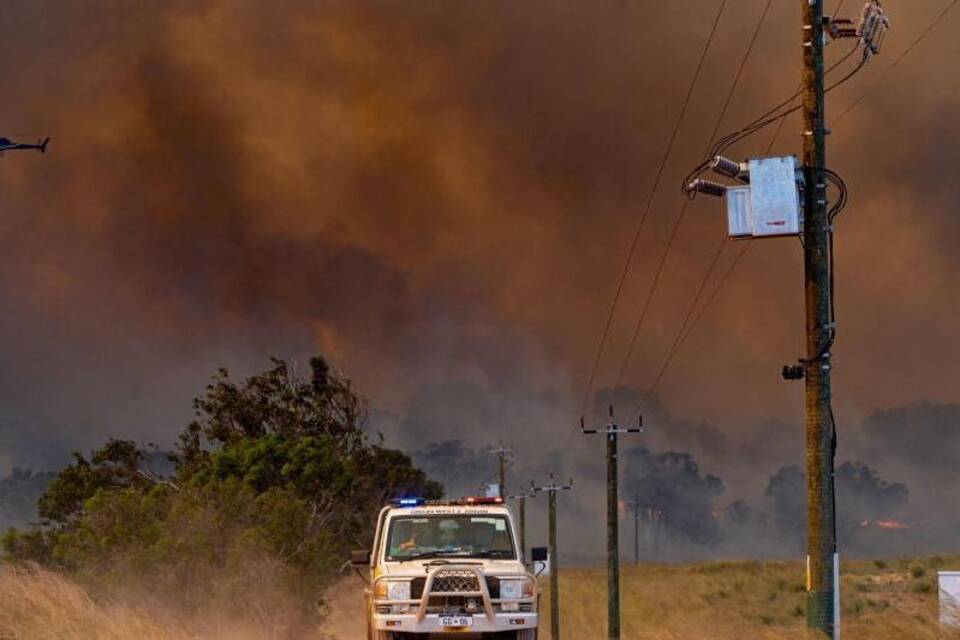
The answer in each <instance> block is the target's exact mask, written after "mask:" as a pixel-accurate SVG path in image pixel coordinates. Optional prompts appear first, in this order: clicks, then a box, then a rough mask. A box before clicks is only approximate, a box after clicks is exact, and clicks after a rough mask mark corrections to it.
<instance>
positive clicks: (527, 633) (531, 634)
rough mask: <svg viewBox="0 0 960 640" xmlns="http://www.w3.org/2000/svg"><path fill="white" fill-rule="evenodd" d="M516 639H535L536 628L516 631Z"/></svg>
mask: <svg viewBox="0 0 960 640" xmlns="http://www.w3.org/2000/svg"><path fill="white" fill-rule="evenodd" d="M517 640H537V630H536V629H521V630H520V631H517Z"/></svg>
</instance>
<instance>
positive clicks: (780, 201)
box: [726, 156, 803, 238]
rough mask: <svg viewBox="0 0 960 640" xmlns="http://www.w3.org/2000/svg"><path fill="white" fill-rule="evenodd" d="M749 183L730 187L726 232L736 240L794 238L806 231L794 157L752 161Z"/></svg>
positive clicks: (727, 193)
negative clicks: (747, 238) (803, 230)
mask: <svg viewBox="0 0 960 640" xmlns="http://www.w3.org/2000/svg"><path fill="white" fill-rule="evenodd" d="M748 165H749V173H748V174H747V175H748V176H749V181H750V183H749V184H748V185H745V186H736V187H727V188H726V198H727V229H728V233H729V235H730V237H733V238H744V237H752V238H765V237H775V236H794V235H797V234H799V233H800V232H801V231H802V229H803V208H802V207H801V204H800V188H799V183H798V181H797V159H796V158H795V157H794V156H782V157H776V158H754V159H752V160H750V161H749V163H748Z"/></svg>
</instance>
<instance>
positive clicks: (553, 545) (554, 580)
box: [530, 473, 573, 640]
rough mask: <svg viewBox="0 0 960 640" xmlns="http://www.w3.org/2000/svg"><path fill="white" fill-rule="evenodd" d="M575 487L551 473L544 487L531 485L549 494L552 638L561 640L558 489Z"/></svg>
mask: <svg viewBox="0 0 960 640" xmlns="http://www.w3.org/2000/svg"><path fill="white" fill-rule="evenodd" d="M571 489H573V479H571V480H570V483H569V484H565V485H562V484H557V483H556V482H555V481H554V479H553V474H552V473H551V474H550V483H549V484H546V485H543V486H542V487H537V486H534V485H533V484H532V483H531V485H530V490H531V491H533V492H534V493H536V492H537V491H546V492H547V495H548V496H549V501H548V503H547V513H548V521H549V530H550V534H549V545H550V637H551V638H552V640H560V563H559V562H558V558H559V555H558V553H557V491H570V490H571Z"/></svg>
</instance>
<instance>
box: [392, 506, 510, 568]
mask: <svg viewBox="0 0 960 640" xmlns="http://www.w3.org/2000/svg"><path fill="white" fill-rule="evenodd" d="M388 540H389V545H388V546H387V560H407V559H409V560H412V559H414V558H418V557H432V558H438V557H458V558H470V557H474V558H477V557H486V558H509V559H513V558H516V552H515V551H514V548H513V538H512V537H511V535H510V525H509V523H508V522H507V519H506V517H504V516H495V515H489V516H488V515H444V516H402V517H398V518H393V519H392V520H391V521H390V534H389V537H388Z"/></svg>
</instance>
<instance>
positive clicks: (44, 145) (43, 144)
mask: <svg viewBox="0 0 960 640" xmlns="http://www.w3.org/2000/svg"><path fill="white" fill-rule="evenodd" d="M48 142H50V138H44V139H43V142H41V143H40V153H46V152H47V143H48Z"/></svg>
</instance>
